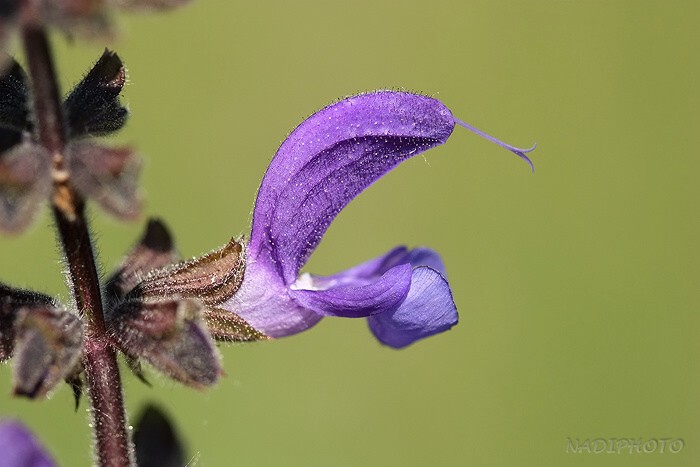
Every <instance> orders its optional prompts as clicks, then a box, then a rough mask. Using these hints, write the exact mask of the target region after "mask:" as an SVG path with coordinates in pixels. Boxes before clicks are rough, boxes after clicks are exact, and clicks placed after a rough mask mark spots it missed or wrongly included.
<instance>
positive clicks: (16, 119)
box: [0, 1, 32, 133]
mask: <svg viewBox="0 0 700 467" xmlns="http://www.w3.org/2000/svg"><path fill="white" fill-rule="evenodd" d="M0 3H2V2H1V1H0ZM1 9H2V8H1V7H0V10H1ZM6 67H7V68H6V69H5V74H4V75H3V76H2V78H0V127H2V128H5V129H12V130H15V131H17V132H20V133H21V132H22V131H28V130H31V128H32V124H31V121H30V120H29V104H28V101H29V90H28V89H27V75H26V74H25V73H24V70H23V69H22V67H21V66H20V65H19V63H17V62H16V61H15V60H13V59H10V61H9V63H8V64H7V65H6Z"/></svg>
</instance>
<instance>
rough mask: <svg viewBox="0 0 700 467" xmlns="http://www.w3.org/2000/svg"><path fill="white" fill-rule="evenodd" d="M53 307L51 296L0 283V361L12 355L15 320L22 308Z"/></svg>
mask: <svg viewBox="0 0 700 467" xmlns="http://www.w3.org/2000/svg"><path fill="white" fill-rule="evenodd" d="M42 306H46V307H53V306H54V302H53V299H52V298H51V297H49V296H48V295H44V294H41V293H38V292H33V291H30V290H23V289H16V288H14V287H9V286H7V285H5V284H2V283H0V362H3V361H5V360H7V359H9V358H10V357H11V356H12V353H13V349H14V343H15V322H16V321H17V320H18V318H19V316H20V311H21V310H22V309H23V308H26V307H29V308H33V307H42Z"/></svg>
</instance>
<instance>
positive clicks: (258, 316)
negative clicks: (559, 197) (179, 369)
mask: <svg viewBox="0 0 700 467" xmlns="http://www.w3.org/2000/svg"><path fill="white" fill-rule="evenodd" d="M455 124H460V125H462V126H464V127H466V128H468V129H470V130H471V131H474V132H476V133H478V134H480V135H481V136H484V137H486V138H487V139H489V140H491V141H493V142H495V143H497V144H499V145H501V146H503V147H505V148H507V149H508V150H510V151H512V152H514V153H516V154H517V155H519V156H520V157H522V158H523V159H525V160H526V161H527V162H528V163H530V161H529V159H528V158H527V156H526V155H525V154H526V153H527V152H529V151H531V150H533V149H534V147H533V148H531V149H519V148H514V147H512V146H509V145H507V144H505V143H502V142H500V141H498V140H496V139H495V138H492V137H490V136H488V135H485V134H484V133H482V132H480V131H479V130H476V129H475V128H473V127H471V126H469V125H467V124H466V123H464V122H462V121H460V120H458V119H456V118H454V117H453V116H452V113H451V112H450V110H449V109H447V107H445V106H444V105H443V104H442V103H441V102H439V101H438V100H436V99H433V98H430V97H426V96H421V95H415V94H410V93H406V92H395V91H377V92H373V93H369V94H363V95H358V96H355V97H351V98H348V99H345V100H342V101H340V102H337V103H335V104H333V105H331V106H329V107H326V108H325V109H323V110H321V111H319V112H317V113H316V114H314V115H312V116H311V117H309V118H308V119H307V120H305V121H304V122H303V123H301V124H300V125H299V126H298V127H297V128H296V129H295V130H294V131H293V132H292V133H291V134H290V135H289V137H288V138H287V139H286V140H285V141H284V142H283V143H282V145H281V147H280V148H279V150H278V151H277V154H276V155H275V157H274V158H273V160H272V162H271V163H270V166H269V168H268V170H267V173H266V174H265V177H264V179H263V181H262V184H261V186H260V190H259V192H258V196H257V200H256V203H255V208H254V212H253V225H252V231H251V235H250V240H249V243H248V245H247V250H246V255H247V256H246V257H247V261H246V271H245V275H244V278H243V282H242V284H241V286H240V289H239V290H238V291H237V293H236V294H234V295H233V296H232V297H231V298H230V299H229V300H227V301H226V302H225V303H223V304H221V305H219V307H220V308H223V309H226V310H229V311H231V312H233V313H235V314H237V315H238V316H239V317H241V318H243V319H244V320H245V321H246V322H247V323H248V324H250V325H251V326H252V327H253V328H255V329H257V330H259V331H260V332H262V333H264V334H266V335H268V336H270V337H282V336H287V335H291V334H295V333H298V332H301V331H304V330H305V329H308V328H310V327H311V326H313V325H314V324H316V323H317V322H318V321H319V320H320V319H321V318H322V317H324V316H338V317H345V318H367V319H368V322H369V327H370V330H371V331H372V332H373V333H374V335H375V337H376V338H377V339H378V340H379V341H380V342H381V343H383V344H385V345H388V346H391V347H394V348H401V347H405V346H407V345H410V344H411V343H413V342H415V341H417V340H419V339H422V338H425V337H428V336H431V335H434V334H437V333H441V332H443V331H446V330H448V329H450V328H451V327H452V326H454V325H455V324H456V323H457V321H458V316H457V309H456V306H455V303H454V301H453V298H452V293H451V290H450V286H449V284H448V282H447V279H446V275H445V271H444V267H443V264H442V261H441V259H440V257H439V255H438V254H437V253H436V252H434V251H432V250H430V249H427V248H419V249H415V250H408V249H406V248H405V247H398V248H396V249H394V250H392V251H390V252H388V253H387V254H385V255H384V256H381V257H378V258H375V259H372V260H370V261H367V262H365V263H362V264H360V265H358V266H356V267H354V268H351V269H348V270H346V271H343V272H340V273H338V274H335V275H332V276H328V277H321V276H315V275H311V274H301V275H299V272H300V270H301V268H302V267H303V266H304V264H305V263H306V261H307V260H308V258H309V256H310V255H311V254H312V253H313V251H314V249H315V248H316V247H317V246H318V244H319V242H320V241H321V238H322V236H323V234H324V233H325V232H326V230H327V229H328V227H329V226H330V224H331V222H332V221H333V219H334V218H335V217H336V216H337V215H338V213H340V211H341V210H342V209H343V208H344V207H345V206H346V205H347V204H348V203H349V202H350V201H351V200H352V199H353V198H355V197H356V196H357V195H359V194H360V193H361V192H362V191H363V190H364V189H365V188H367V187H368V186H370V185H371V184H372V183H374V182H375V181H377V180H378V179H379V178H381V177H382V176H383V175H385V174H386V173H387V172H389V171H390V170H391V169H393V168H394V167H396V166H397V165H398V164H399V163H401V162H403V161H405V160H407V159H409V158H411V157H413V156H416V155H418V154H420V153H422V152H424V151H426V150H428V149H430V148H432V147H435V146H438V145H440V144H443V143H445V142H446V141H447V139H448V138H449V137H450V135H451V134H452V131H453V129H454V126H455ZM530 165H532V164H531V163H530Z"/></svg>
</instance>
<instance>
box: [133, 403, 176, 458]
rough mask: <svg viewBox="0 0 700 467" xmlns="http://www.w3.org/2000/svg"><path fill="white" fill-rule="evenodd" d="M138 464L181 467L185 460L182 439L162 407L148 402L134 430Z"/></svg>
mask: <svg viewBox="0 0 700 467" xmlns="http://www.w3.org/2000/svg"><path fill="white" fill-rule="evenodd" d="M134 445H135V448H136V464H137V465H138V466H139V467H181V466H183V465H185V464H187V462H186V461H185V449H184V447H183V445H182V441H181V439H180V437H179V436H178V434H177V431H176V430H175V427H174V426H173V423H172V422H171V421H170V419H169V418H168V416H167V415H166V414H165V412H163V410H162V409H160V408H158V407H157V406H155V405H153V404H148V405H147V406H146V407H145V408H144V409H143V412H141V415H140V416H139V419H138V421H137V422H136V429H135V430H134Z"/></svg>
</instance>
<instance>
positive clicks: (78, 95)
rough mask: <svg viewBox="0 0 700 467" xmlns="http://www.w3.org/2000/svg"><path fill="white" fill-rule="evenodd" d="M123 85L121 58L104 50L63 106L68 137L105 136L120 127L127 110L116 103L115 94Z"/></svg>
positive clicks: (117, 99) (124, 78) (117, 101)
mask: <svg viewBox="0 0 700 467" xmlns="http://www.w3.org/2000/svg"><path fill="white" fill-rule="evenodd" d="M125 82H126V68H124V64H123V63H122V61H121V59H120V58H119V56H118V55H117V54H116V53H114V52H112V51H110V50H106V49H105V51H104V53H103V54H102V57H100V59H99V60H98V61H97V63H96V64H95V65H94V66H93V67H92V69H91V70H90V71H89V72H88V74H87V75H85V78H83V80H82V81H81V82H80V83H78V85H77V86H76V87H75V88H73V90H72V91H71V93H70V94H69V95H68V97H67V98H66V100H65V102H64V104H63V107H64V109H65V115H66V120H67V123H68V128H69V133H70V136H71V137H72V138H77V137H81V136H100V135H106V134H109V133H113V132H115V131H117V130H119V129H120V128H121V127H122V126H124V124H125V123H126V119H127V116H128V111H127V110H126V108H125V107H123V106H122V105H121V102H119V93H120V92H121V90H122V87H123V86H124V83H125Z"/></svg>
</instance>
